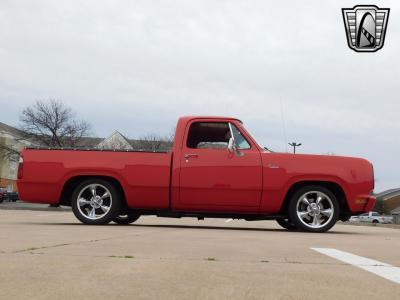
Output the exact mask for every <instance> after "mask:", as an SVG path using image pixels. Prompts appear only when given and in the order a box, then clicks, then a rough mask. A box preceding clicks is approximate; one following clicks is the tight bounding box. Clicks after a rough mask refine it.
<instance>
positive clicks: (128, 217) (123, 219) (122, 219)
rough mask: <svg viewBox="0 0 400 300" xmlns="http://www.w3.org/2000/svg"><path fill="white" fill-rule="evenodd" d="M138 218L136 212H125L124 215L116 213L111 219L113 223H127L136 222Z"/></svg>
mask: <svg viewBox="0 0 400 300" xmlns="http://www.w3.org/2000/svg"><path fill="white" fill-rule="evenodd" d="M139 218H140V215H138V214H125V215H118V216H117V217H115V218H114V219H113V222H114V223H117V224H119V225H128V224H131V223H133V222H136V221H137V220H138V219H139Z"/></svg>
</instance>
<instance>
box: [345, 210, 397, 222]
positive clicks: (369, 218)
mask: <svg viewBox="0 0 400 300" xmlns="http://www.w3.org/2000/svg"><path fill="white" fill-rule="evenodd" d="M350 219H351V218H350ZM358 220H359V221H360V222H368V223H374V224H378V223H381V224H390V223H393V217H391V216H384V215H381V214H379V213H377V212H374V211H370V212H369V213H365V214H362V215H359V216H358Z"/></svg>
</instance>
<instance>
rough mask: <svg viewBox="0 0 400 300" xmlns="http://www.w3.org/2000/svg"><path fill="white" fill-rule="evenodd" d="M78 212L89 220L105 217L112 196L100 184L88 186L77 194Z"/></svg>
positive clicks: (109, 207) (110, 204)
mask: <svg viewBox="0 0 400 300" xmlns="http://www.w3.org/2000/svg"><path fill="white" fill-rule="evenodd" d="M77 201H78V203H77V204H78V205H77V208H78V211H79V212H80V214H81V215H82V216H83V217H85V218H87V219H89V220H98V219H101V218H103V217H104V216H105V215H107V214H108V213H109V211H110V209H111V206H112V201H113V199H112V195H111V192H110V191H109V189H108V188H106V187H105V186H104V185H101V184H96V183H93V184H89V185H87V186H85V187H83V188H82V189H81V190H80V192H79V194H78V200H77Z"/></svg>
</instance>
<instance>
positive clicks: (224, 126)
mask: <svg viewBox="0 0 400 300" xmlns="http://www.w3.org/2000/svg"><path fill="white" fill-rule="evenodd" d="M230 137H231V133H230V130H229V125H228V123H227V122H196V123H193V124H192V125H191V126H190V129H189V134H188V139H187V147H188V148H197V149H226V148H227V147H228V143H229V139H230Z"/></svg>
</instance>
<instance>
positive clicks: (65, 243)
mask: <svg viewBox="0 0 400 300" xmlns="http://www.w3.org/2000/svg"><path fill="white" fill-rule="evenodd" d="M312 247H317V248H334V249H338V250H341V251H346V252H349V253H352V254H356V255H359V256H363V257H366V258H371V259H375V260H378V261H380V262H384V263H388V264H391V265H392V266H395V267H400V255H399V249H400V231H399V230H397V229H390V228H379V227H361V226H350V225H346V226H344V225H336V226H335V227H334V228H333V229H332V230H331V232H329V233H327V234H309V233H301V232H288V231H285V230H283V229H280V228H279V227H278V225H276V224H275V222H273V221H262V222H245V221H237V220H234V221H231V222H225V220H224V219H206V220H205V221H197V220H196V219H163V218H156V217H142V218H141V219H139V221H138V222H137V223H135V224H134V225H133V224H132V225H128V226H118V225H108V226H87V225H81V224H80V223H79V222H78V221H77V220H76V219H75V217H74V216H73V214H72V213H71V212H65V211H63V212H52V211H49V212H45V211H21V210H0V299H28V298H29V299H82V298H85V299H160V298H162V299H228V298H229V299H322V298H324V299H353V298H361V297H363V298H364V299H376V298H379V299H396V298H397V297H398V295H400V284H396V283H394V282H392V281H390V280H387V279H384V278H382V277H379V276H377V275H375V274H372V273H370V272H367V271H364V270H361V269H359V268H356V267H354V266H351V265H348V264H345V263H343V262H341V261H338V260H335V259H333V258H331V257H328V256H325V255H323V254H321V253H318V252H316V251H314V250H311V249H310V248H312Z"/></svg>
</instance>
